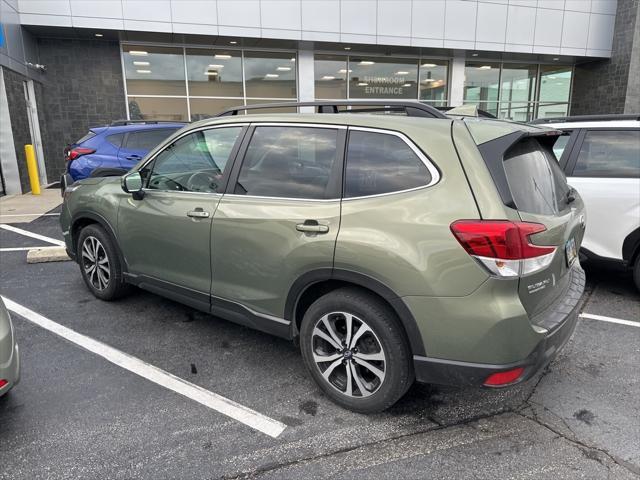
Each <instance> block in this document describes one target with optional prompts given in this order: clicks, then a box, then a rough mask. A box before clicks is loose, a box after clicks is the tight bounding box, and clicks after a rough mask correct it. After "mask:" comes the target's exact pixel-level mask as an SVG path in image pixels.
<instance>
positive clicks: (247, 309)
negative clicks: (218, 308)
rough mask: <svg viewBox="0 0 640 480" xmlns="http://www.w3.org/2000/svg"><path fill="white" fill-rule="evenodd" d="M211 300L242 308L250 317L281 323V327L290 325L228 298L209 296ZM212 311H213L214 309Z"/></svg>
mask: <svg viewBox="0 0 640 480" xmlns="http://www.w3.org/2000/svg"><path fill="white" fill-rule="evenodd" d="M211 298H215V299H218V300H222V301H223V302H229V303H233V304H235V305H238V306H240V307H242V308H244V309H245V310H246V311H248V312H249V313H251V314H252V315H255V316H256V317H260V318H264V319H266V320H271V321H272V322H278V323H282V324H283V325H290V324H291V321H290V320H285V319H284V318H280V317H276V316H275V315H269V314H267V313H260V312H258V311H256V310H254V309H253V308H250V307H247V306H246V305H244V304H243V303H240V302H236V301H235V300H229V299H228V298H224V297H218V296H216V295H211ZM214 309H215V307H214Z"/></svg>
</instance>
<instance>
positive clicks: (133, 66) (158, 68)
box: [122, 45, 187, 95]
mask: <svg viewBox="0 0 640 480" xmlns="http://www.w3.org/2000/svg"><path fill="white" fill-rule="evenodd" d="M122 50H123V54H122V55H123V62H124V72H125V77H126V81H127V94H128V95H186V94H187V90H186V87H185V81H184V59H183V56H182V49H181V48H170V47H151V46H146V45H144V46H143V45H140V46H138V45H123V46H122Z"/></svg>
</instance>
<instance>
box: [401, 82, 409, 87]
mask: <svg viewBox="0 0 640 480" xmlns="http://www.w3.org/2000/svg"><path fill="white" fill-rule="evenodd" d="M402 86H403V87H410V86H411V84H410V83H405V84H404V85H402Z"/></svg>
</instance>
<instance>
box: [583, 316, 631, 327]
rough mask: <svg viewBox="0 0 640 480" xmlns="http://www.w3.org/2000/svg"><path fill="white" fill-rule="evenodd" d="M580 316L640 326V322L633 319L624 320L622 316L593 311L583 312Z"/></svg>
mask: <svg viewBox="0 0 640 480" xmlns="http://www.w3.org/2000/svg"><path fill="white" fill-rule="evenodd" d="M579 317H580V318H586V319H588V320H600V321H601V322H609V323H617V324H619V325H628V326H630V327H640V322H632V321H631V320H622V319H621V318H613V317H605V316H604V315H594V314H593V313H581V314H580V315H579Z"/></svg>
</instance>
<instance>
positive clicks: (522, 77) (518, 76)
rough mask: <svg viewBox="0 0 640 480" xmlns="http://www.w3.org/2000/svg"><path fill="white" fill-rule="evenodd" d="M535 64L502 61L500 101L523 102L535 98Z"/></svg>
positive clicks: (536, 71) (536, 70)
mask: <svg viewBox="0 0 640 480" xmlns="http://www.w3.org/2000/svg"><path fill="white" fill-rule="evenodd" d="M537 74H538V67H537V65H520V64H516V63H504V64H503V65H502V77H501V81H500V82H501V87H500V88H501V91H500V101H501V102H503V103H507V102H519V103H521V104H522V103H525V102H529V101H532V100H535V89H536V76H537Z"/></svg>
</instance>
